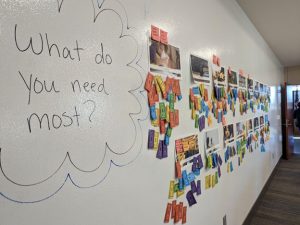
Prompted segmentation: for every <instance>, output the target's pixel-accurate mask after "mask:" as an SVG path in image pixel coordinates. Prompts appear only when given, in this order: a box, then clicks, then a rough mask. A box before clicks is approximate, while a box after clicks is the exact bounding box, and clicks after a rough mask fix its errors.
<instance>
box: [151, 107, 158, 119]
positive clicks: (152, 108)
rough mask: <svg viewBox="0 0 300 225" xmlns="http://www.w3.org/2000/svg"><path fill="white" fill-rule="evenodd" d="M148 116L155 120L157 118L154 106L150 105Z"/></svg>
mask: <svg viewBox="0 0 300 225" xmlns="http://www.w3.org/2000/svg"><path fill="white" fill-rule="evenodd" d="M150 118H151V120H155V119H156V118H157V115H156V109H155V106H150Z"/></svg>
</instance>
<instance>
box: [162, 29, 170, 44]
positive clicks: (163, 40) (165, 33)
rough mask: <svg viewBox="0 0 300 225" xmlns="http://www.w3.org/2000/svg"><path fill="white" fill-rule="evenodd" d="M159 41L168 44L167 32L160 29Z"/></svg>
mask: <svg viewBox="0 0 300 225" xmlns="http://www.w3.org/2000/svg"><path fill="white" fill-rule="evenodd" d="M160 42H161V43H163V44H166V45H167V44H168V32H166V31H164V30H160Z"/></svg>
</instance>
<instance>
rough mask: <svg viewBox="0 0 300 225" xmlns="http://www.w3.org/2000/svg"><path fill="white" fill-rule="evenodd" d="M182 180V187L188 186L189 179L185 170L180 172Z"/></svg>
mask: <svg viewBox="0 0 300 225" xmlns="http://www.w3.org/2000/svg"><path fill="white" fill-rule="evenodd" d="M182 178H183V182H184V186H186V187H187V186H189V184H190V183H189V179H188V175H187V172H186V170H184V171H182Z"/></svg>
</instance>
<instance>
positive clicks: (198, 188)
mask: <svg viewBox="0 0 300 225" xmlns="http://www.w3.org/2000/svg"><path fill="white" fill-rule="evenodd" d="M196 193H197V195H201V180H197V186H196Z"/></svg>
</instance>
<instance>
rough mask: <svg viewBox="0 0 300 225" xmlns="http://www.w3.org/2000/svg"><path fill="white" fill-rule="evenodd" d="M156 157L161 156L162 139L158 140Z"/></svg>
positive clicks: (159, 157) (160, 157)
mask: <svg viewBox="0 0 300 225" xmlns="http://www.w3.org/2000/svg"><path fill="white" fill-rule="evenodd" d="M156 158H158V159H162V158H163V141H159V144H158V150H157V153H156Z"/></svg>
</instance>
